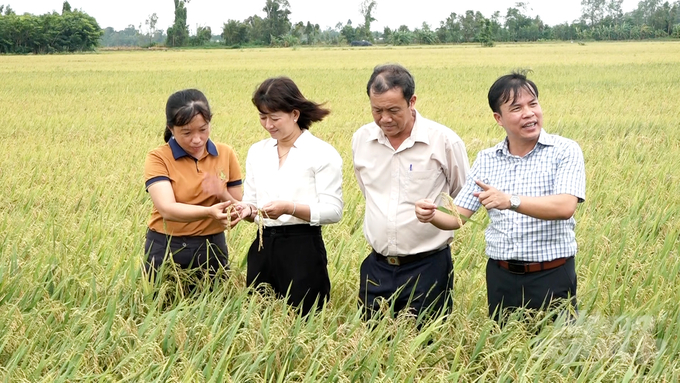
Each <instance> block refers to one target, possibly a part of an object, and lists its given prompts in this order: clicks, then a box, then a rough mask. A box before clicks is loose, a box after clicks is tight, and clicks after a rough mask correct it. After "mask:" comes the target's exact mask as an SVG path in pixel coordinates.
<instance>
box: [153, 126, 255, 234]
mask: <svg viewBox="0 0 680 383" xmlns="http://www.w3.org/2000/svg"><path fill="white" fill-rule="evenodd" d="M206 147H207V150H206V151H205V153H204V154H203V156H202V157H201V158H199V159H196V158H194V157H192V156H191V155H190V154H188V153H187V152H185V151H184V149H182V147H181V146H179V144H178V143H177V141H175V139H174V137H173V138H171V139H170V141H169V142H168V143H167V144H165V145H161V146H159V147H158V148H156V149H154V150H152V151H150V152H149V154H148V155H147V156H146V162H145V164H144V180H145V182H146V188H147V190H148V188H149V186H150V185H151V184H153V183H154V182H158V181H170V184H171V185H172V190H173V192H174V194H175V201H177V202H180V203H185V204H188V205H198V206H212V205H214V204H216V203H218V202H220V201H219V199H218V198H217V197H215V196H210V195H208V194H206V193H204V192H203V188H202V187H201V182H203V177H204V175H205V174H213V175H216V176H217V177H219V178H220V179H222V180H224V182H225V183H226V185H227V187H231V186H238V185H241V184H242V180H241V178H242V177H241V167H240V166H239V163H238V160H237V159H236V153H235V152H234V150H233V149H232V148H231V147H230V146H229V145H226V144H220V143H217V144H215V143H213V142H212V141H210V140H208V143H207V145H206ZM149 229H151V230H153V231H155V232H158V233H163V234H168V235H173V236H200V235H212V234H217V233H219V232H222V231H224V227H223V226H222V224H220V223H219V221H215V220H214V219H212V218H206V219H202V220H200V221H194V222H174V221H166V220H164V219H163V217H161V214H160V213H159V212H158V209H156V207H155V206H154V208H153V211H152V213H151V219H149Z"/></svg>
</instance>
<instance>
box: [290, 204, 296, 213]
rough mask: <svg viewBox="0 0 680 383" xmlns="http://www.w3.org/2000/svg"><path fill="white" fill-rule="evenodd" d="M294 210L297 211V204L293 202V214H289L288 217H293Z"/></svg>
mask: <svg viewBox="0 0 680 383" xmlns="http://www.w3.org/2000/svg"><path fill="white" fill-rule="evenodd" d="M295 209H297V204H296V203H295V202H293V212H292V213H290V215H292V216H294V215H295Z"/></svg>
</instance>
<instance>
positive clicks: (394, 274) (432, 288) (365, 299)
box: [359, 246, 453, 317]
mask: <svg viewBox="0 0 680 383" xmlns="http://www.w3.org/2000/svg"><path fill="white" fill-rule="evenodd" d="M452 293H453V262H452V260H451V249H450V248H449V246H446V247H445V248H444V249H442V250H440V251H438V252H436V253H434V254H432V255H430V256H428V257H426V258H423V259H421V260H418V261H415V262H411V263H408V264H405V265H401V266H397V265H391V264H389V263H387V262H385V261H384V260H383V259H381V258H379V256H378V255H377V254H376V252H375V251H372V252H371V253H370V254H369V255H368V257H366V259H364V261H363V262H362V264H361V271H360V286H359V304H360V307H361V306H363V309H364V314H365V316H366V317H371V316H372V315H374V314H375V313H376V312H377V311H378V310H379V308H380V301H381V300H383V299H385V300H392V302H391V303H392V304H393V305H394V306H393V307H394V313H397V312H398V311H401V310H403V309H406V308H408V309H409V310H411V311H412V312H413V313H414V314H416V315H420V314H421V313H423V312H426V313H428V314H429V315H432V314H435V315H436V314H437V313H439V312H440V311H441V310H442V308H443V307H444V306H445V305H446V308H447V311H450V310H451V306H452V303H453V296H452Z"/></svg>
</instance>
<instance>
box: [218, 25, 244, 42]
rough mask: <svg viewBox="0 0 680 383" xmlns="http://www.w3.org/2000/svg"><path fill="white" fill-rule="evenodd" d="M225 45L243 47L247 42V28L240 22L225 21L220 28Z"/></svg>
mask: <svg viewBox="0 0 680 383" xmlns="http://www.w3.org/2000/svg"><path fill="white" fill-rule="evenodd" d="M222 39H224V44H225V45H231V46H233V45H243V44H245V43H246V42H248V26H247V25H246V24H245V23H243V22H240V21H236V20H227V22H226V23H224V26H223V27H222Z"/></svg>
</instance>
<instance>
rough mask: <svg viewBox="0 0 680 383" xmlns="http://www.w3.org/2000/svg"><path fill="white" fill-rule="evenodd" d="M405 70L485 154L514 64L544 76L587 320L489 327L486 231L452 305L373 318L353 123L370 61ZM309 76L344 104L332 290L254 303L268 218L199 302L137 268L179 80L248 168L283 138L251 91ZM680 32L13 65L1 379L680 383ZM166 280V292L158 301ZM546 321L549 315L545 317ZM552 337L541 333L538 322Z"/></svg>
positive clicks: (2, 205)
mask: <svg viewBox="0 0 680 383" xmlns="http://www.w3.org/2000/svg"><path fill="white" fill-rule="evenodd" d="M388 61H390V62H399V63H402V64H404V65H405V66H407V67H408V68H410V69H411V70H412V72H413V74H414V76H415V78H416V93H417V95H418V102H417V108H418V109H419V111H420V112H421V113H422V114H423V115H424V116H426V117H429V118H431V119H434V120H437V121H439V122H442V123H444V124H446V125H448V126H449V127H451V128H452V129H454V130H455V131H456V132H457V133H458V134H459V135H460V136H461V137H462V138H463V140H464V141H465V143H466V145H467V150H468V154H469V157H470V161H471V162H472V161H473V160H474V159H475V157H476V154H477V152H478V151H479V150H481V149H483V148H486V147H489V146H491V145H493V144H495V143H497V142H498V141H500V140H501V139H502V138H503V137H504V135H503V130H502V128H500V127H498V126H497V125H496V124H495V122H494V120H493V118H492V115H491V112H490V110H489V107H488V105H487V103H486V92H487V90H488V88H489V86H490V85H491V83H492V82H493V81H494V80H495V79H496V78H497V77H498V76H500V75H502V74H505V73H507V72H508V71H510V70H511V69H514V68H519V67H524V68H527V67H528V68H531V69H533V70H534V73H533V75H532V76H531V78H532V79H533V80H535V82H536V83H537V84H538V86H539V90H540V100H541V104H542V106H543V111H544V116H545V127H546V129H547V130H548V131H550V132H552V133H558V134H561V135H564V136H567V137H570V138H572V139H575V140H576V141H578V142H579V143H580V145H581V147H582V149H583V151H584V155H585V160H586V170H587V201H586V202H585V203H583V204H581V205H580V206H579V208H578V210H577V213H576V218H577V221H578V224H577V233H576V234H577V239H578V242H579V246H580V252H579V254H578V255H577V272H578V276H579V286H578V295H579V304H580V316H579V318H578V320H577V321H576V323H574V324H572V325H563V324H561V323H555V324H545V325H544V326H541V324H542V323H540V322H539V323H527V322H522V321H518V320H513V321H511V322H510V324H509V325H508V326H507V327H505V328H504V329H502V330H500V329H499V328H498V327H497V326H496V324H495V323H494V322H493V321H490V320H489V319H488V318H487V313H486V288H485V280H484V265H485V261H486V257H485V255H484V237H483V232H482V230H481V228H480V227H479V226H471V227H465V228H463V229H462V230H461V231H460V232H459V233H458V234H457V236H456V238H455V241H454V244H453V247H452V249H453V253H454V265H455V266H454V267H455V276H456V281H455V303H454V304H455V307H454V309H453V312H452V313H451V315H450V316H449V317H448V318H446V320H444V318H438V319H437V320H435V321H433V322H431V323H429V324H427V325H426V326H424V327H423V328H422V330H421V331H420V332H418V331H417V330H416V325H415V320H414V318H410V317H407V316H400V317H398V318H396V319H384V320H382V321H380V322H377V323H372V324H370V325H369V324H367V323H364V322H363V321H362V320H361V318H360V316H359V312H358V310H357V308H356V296H357V293H358V273H359V265H360V262H361V260H362V259H363V257H364V256H365V255H366V254H367V252H368V247H367V245H366V243H365V240H364V238H363V233H362V232H361V224H362V214H363V209H364V205H363V200H362V198H361V195H360V193H359V191H358V188H357V186H356V182H355V180H354V175H353V172H352V162H351V150H350V140H351V135H352V133H353V132H354V131H355V130H356V129H357V128H358V127H359V126H361V125H362V124H364V123H366V122H368V121H370V120H371V115H370V109H369V104H368V98H367V96H366V93H365V89H366V81H367V80H368V77H369V76H370V73H371V70H372V68H373V67H374V66H375V65H376V64H380V63H384V62H388ZM275 75H287V76H290V77H291V78H293V79H294V80H295V81H296V82H297V83H298V85H299V86H300V88H301V89H302V91H303V93H304V94H305V95H306V96H308V97H309V98H310V99H313V100H316V101H326V102H327V106H328V107H330V109H331V110H332V114H331V115H330V116H329V118H328V119H327V120H326V121H324V122H322V123H320V124H318V125H315V126H313V127H312V132H313V133H314V134H316V135H317V136H319V137H321V138H323V139H325V140H327V141H329V142H330V143H331V144H333V145H334V146H335V147H336V148H337V149H338V151H339V152H340V153H341V155H342V157H343V160H344V181H343V191H344V197H345V206H346V207H345V212H344V217H343V219H342V221H341V222H340V223H339V224H336V225H332V226H328V227H326V228H325V229H324V236H325V239H326V244H327V248H328V253H329V272H330V274H331V282H332V286H333V287H332V293H331V294H332V295H331V302H330V304H329V305H328V306H326V308H325V309H324V310H323V311H322V312H320V313H318V314H317V315H316V316H312V317H311V318H309V319H306V320H303V319H301V318H299V317H298V316H297V315H295V313H294V312H293V311H292V310H290V309H289V308H287V307H286V306H285V305H284V303H283V302H282V301H281V300H276V299H273V298H271V297H267V296H261V295H249V294H248V290H247V288H246V286H245V266H246V265H245V253H246V250H247V246H248V245H249V244H250V242H251V241H252V239H253V238H254V234H255V229H256V228H255V225H252V224H247V223H243V224H239V225H238V226H237V227H236V228H235V229H234V230H233V231H231V232H230V233H229V248H230V258H231V266H232V273H231V277H230V278H229V279H228V281H227V282H216V283H215V285H214V286H212V289H210V288H208V286H204V287H205V288H203V289H201V290H200V292H199V293H196V294H195V295H193V296H189V297H183V296H182V292H181V291H178V290H177V288H178V286H177V285H174V284H173V283H172V282H165V283H163V284H162V285H160V286H157V287H156V290H154V287H153V286H149V285H148V284H147V283H146V282H145V279H144V277H143V276H142V274H141V270H140V266H141V265H142V257H143V254H142V253H143V250H142V246H143V239H144V232H145V225H146V220H147V218H148V216H149V214H150V209H151V202H150V199H149V197H148V195H147V194H146V192H145V191H144V180H143V176H142V171H143V164H144V158H145V156H146V153H147V151H148V150H150V149H151V148H154V147H156V146H157V145H160V144H161V143H162V132H163V128H164V124H165V119H164V106H165V101H166V99H167V97H168V96H169V95H170V94H171V93H172V92H173V91H175V90H178V89H181V88H187V87H196V88H199V89H202V90H203V91H204V92H205V93H206V95H207V96H208V98H209V100H210V102H211V104H212V108H213V112H214V114H215V117H214V120H213V124H212V125H213V130H212V138H213V139H214V140H216V141H222V142H226V143H228V144H230V145H232V146H233V147H234V148H235V150H236V152H237V153H238V155H239V159H240V160H241V165H242V167H244V165H245V156H246V153H247V150H248V148H249V146H250V145H251V144H252V143H254V142H256V141H258V140H260V139H262V138H265V137H267V133H266V132H265V131H264V130H263V129H262V128H261V126H260V125H259V121H258V116H257V111H256V109H255V108H254V107H253V106H252V104H251V102H250V97H251V93H252V91H253V90H254V89H255V87H256V85H257V84H258V83H259V82H261V81H262V80H264V79H265V78H267V77H270V76H275ZM678 84H680V42H676V41H673V42H671V41H666V42H645V43H589V44H587V45H585V46H582V45H578V44H568V43H560V44H526V45H499V46H496V47H494V48H478V47H476V46H446V47H444V46H441V47H427V48H425V47H408V48H391V47H373V48H368V49H365V48H362V49H348V48H345V49H341V48H328V49H324V48H313V49H303V48H292V49H252V50H183V51H153V52H107V53H96V54H83V55H54V56H0V119H1V120H2V122H1V124H0V145H1V147H2V151H0V378H1V379H2V381H5V382H65V381H68V382H114V381H116V382H117V381H123V382H138V381H144V382H151V381H159V382H321V381H324V382H325V381H328V382H632V381H635V382H677V381H679V380H680V287H679V286H678V283H680V240H679V233H680V170H678V169H679V164H680V107H679V106H678V105H679V104H680V103H679V101H678V100H680V86H679V85H678ZM154 291H156V295H157V297H156V298H154ZM536 326H538V327H536ZM537 328H538V330H537Z"/></svg>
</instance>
